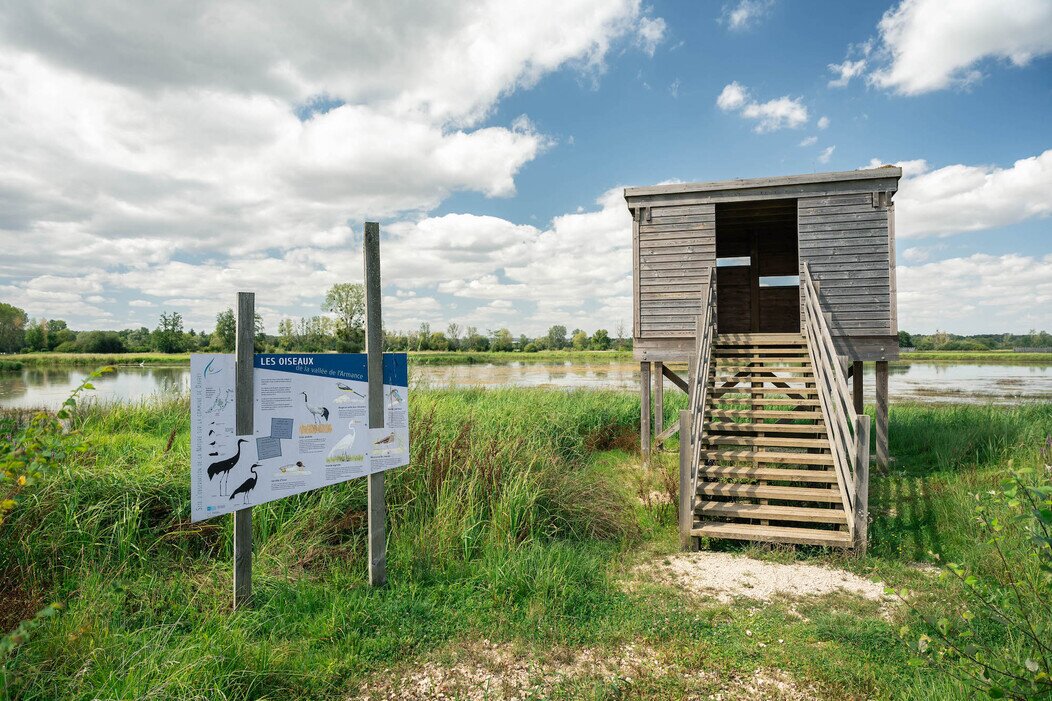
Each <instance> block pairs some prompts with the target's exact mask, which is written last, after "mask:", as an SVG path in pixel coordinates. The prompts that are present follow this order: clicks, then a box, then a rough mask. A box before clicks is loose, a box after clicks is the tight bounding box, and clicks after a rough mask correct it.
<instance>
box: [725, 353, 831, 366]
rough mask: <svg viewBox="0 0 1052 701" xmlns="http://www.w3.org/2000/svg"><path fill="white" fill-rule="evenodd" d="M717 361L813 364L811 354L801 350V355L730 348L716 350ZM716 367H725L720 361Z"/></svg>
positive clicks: (729, 362)
mask: <svg viewBox="0 0 1052 701" xmlns="http://www.w3.org/2000/svg"><path fill="white" fill-rule="evenodd" d="M713 356H714V359H715V360H716V361H720V360H722V361H725V362H726V363H728V364H731V363H803V364H804V365H806V366H810V365H811V358H810V356H808V355H806V351H800V354H799V355H791V354H790V355H764V356H760V355H755V351H749V350H746V349H744V348H743V349H741V350H740V351H738V350H733V349H732V350H730V351H727V352H715V353H713ZM715 365H716V367H723V365H722V364H720V363H719V362H716V363H715Z"/></svg>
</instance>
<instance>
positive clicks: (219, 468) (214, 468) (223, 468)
mask: <svg viewBox="0 0 1052 701" xmlns="http://www.w3.org/2000/svg"><path fill="white" fill-rule="evenodd" d="M242 443H248V441H247V440H245V439H244V438H238V439H237V452H236V453H234V454H233V455H232V456H230V457H229V458H225V459H223V460H217V461H216V462H214V463H212V464H211V465H209V466H208V481H209V482H211V481H212V478H213V477H215V476H216V475H219V496H223V478H224V477H227V478H228V481H229V475H230V471H231V470H233V469H234V465H237V461H238V460H240V459H241V444H242Z"/></svg>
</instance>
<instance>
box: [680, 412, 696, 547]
mask: <svg viewBox="0 0 1052 701" xmlns="http://www.w3.org/2000/svg"><path fill="white" fill-rule="evenodd" d="M690 437H691V416H690V411H688V410H686V409H683V410H682V411H680V412H679V544H680V546H681V547H682V549H683V550H690V549H691V538H690V529H691V526H693V525H694V514H692V513H691V509H690V504H691V502H692V501H693V499H691V497H692V496H693V494H691V493H690V488H691V487H692V486H693V484H694V480H693V479H692V477H693V475H691V474H690Z"/></svg>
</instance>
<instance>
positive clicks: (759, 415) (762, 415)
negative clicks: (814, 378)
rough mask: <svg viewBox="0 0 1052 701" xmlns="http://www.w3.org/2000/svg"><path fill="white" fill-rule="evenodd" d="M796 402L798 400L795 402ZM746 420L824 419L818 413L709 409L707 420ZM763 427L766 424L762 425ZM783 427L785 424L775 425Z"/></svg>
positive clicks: (820, 413)
mask: <svg viewBox="0 0 1052 701" xmlns="http://www.w3.org/2000/svg"><path fill="white" fill-rule="evenodd" d="M797 401H798V400H797ZM739 416H740V417H743V418H746V419H824V418H825V417H824V416H823V415H822V412H820V411H775V410H769V409H710V410H709V412H708V418H709V420H710V421H711V420H712V419H731V418H735V417H739ZM762 425H764V426H766V425H768V424H762ZM776 425H778V426H785V425H786V424H776Z"/></svg>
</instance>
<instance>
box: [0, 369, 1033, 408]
mask: <svg viewBox="0 0 1052 701" xmlns="http://www.w3.org/2000/svg"><path fill="white" fill-rule="evenodd" d="M93 369H94V368H92V367H77V366H72V367H71V366H64V367H32V368H24V369H23V370H21V371H15V372H2V373H0V407H41V406H46V407H57V406H59V405H60V404H61V403H62V401H63V400H64V399H65V398H66V397H67V396H69V393H70V392H71V391H72V390H73V388H74V387H76V386H77V385H79V384H80V383H81V382H82V381H83V380H84V378H85V377H86V376H87V375H88V374H89V373H90V372H91V371H92V370H93ZM679 372H680V373H681V374H685V372H686V368H685V367H682V368H679ZM409 374H410V379H411V381H412V383H413V385H414V386H415V387H503V386H519V387H523V386H525V387H561V388H569V389H575V388H605V389H622V390H631V391H637V390H638V389H639V365H638V363H633V362H596V361H592V362H573V361H565V362H561V363H534V362H521V361H520V362H511V363H502V364H478V365H428V366H420V365H413V366H411V367H410V371H409ZM189 375H190V371H189V368H188V367H187V366H185V365H181V366H146V367H139V366H137V365H128V366H120V367H118V368H117V369H116V372H114V373H111V374H107V375H104V376H103V377H101V378H99V379H98V380H97V381H96V382H95V383H94V384H95V386H96V388H97V389H96V391H95V392H91V393H90V395H91V396H92V397H93V400H94V401H139V400H142V399H145V398H149V397H152V396H156V395H158V394H165V393H170V392H173V391H183V392H185V391H186V390H187V388H188V387H189ZM864 377H865V395H866V400H867V401H868V402H872V401H873V400H874V369H873V364H872V363H868V364H867V366H866V372H865V375H864ZM666 387H667V388H668V390H669V391H674V388H673V387H672V385H671V383H669V384H666ZM888 389H889V392H890V394H891V398H892V400H893V401H921V402H980V403H985V404H1014V403H1018V402H1022V401H1034V400H1038V401H1052V365H996V364H989V363H987V364H951V363H893V364H891V366H890V367H889V377H888Z"/></svg>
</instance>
